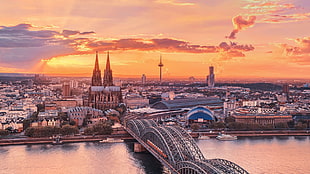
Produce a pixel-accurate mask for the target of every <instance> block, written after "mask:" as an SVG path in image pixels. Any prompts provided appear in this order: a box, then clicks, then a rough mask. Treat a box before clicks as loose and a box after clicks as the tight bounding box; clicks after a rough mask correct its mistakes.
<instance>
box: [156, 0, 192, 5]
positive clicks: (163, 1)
mask: <svg viewBox="0 0 310 174" xmlns="http://www.w3.org/2000/svg"><path fill="white" fill-rule="evenodd" d="M155 2H157V3H160V4H169V5H176V6H192V5H195V4H194V3H191V2H178V1H177V0H157V1H155Z"/></svg>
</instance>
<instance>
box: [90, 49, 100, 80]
mask: <svg viewBox="0 0 310 174" xmlns="http://www.w3.org/2000/svg"><path fill="white" fill-rule="evenodd" d="M91 85H92V86H102V81H101V71H100V69H99V61H98V51H96V61H95V67H94V70H93V76H92V79H91Z"/></svg>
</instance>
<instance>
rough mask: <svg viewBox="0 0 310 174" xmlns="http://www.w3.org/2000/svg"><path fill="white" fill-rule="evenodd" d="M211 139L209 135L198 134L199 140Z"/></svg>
mask: <svg viewBox="0 0 310 174" xmlns="http://www.w3.org/2000/svg"><path fill="white" fill-rule="evenodd" d="M209 139H210V137H209V136H207V135H199V136H198V140H209Z"/></svg>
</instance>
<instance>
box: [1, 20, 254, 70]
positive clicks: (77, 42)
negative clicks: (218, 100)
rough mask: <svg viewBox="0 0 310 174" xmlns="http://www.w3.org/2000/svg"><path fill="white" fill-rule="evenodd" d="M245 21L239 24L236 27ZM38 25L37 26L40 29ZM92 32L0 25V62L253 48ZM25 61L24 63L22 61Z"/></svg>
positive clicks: (238, 53) (232, 53)
mask: <svg viewBox="0 0 310 174" xmlns="http://www.w3.org/2000/svg"><path fill="white" fill-rule="evenodd" d="M246 25H247V24H245V23H243V24H239V28H242V27H246ZM40 29H41V30H40ZM94 33H95V32H93V31H89V32H80V31H78V30H63V31H61V32H59V31H54V30H46V29H42V28H38V27H33V26H32V25H31V24H19V25H16V26H12V27H6V26H2V27H1V28H0V62H1V63H6V64H11V65H14V66H22V67H26V66H32V65H33V64H35V63H36V62H38V61H40V60H42V59H51V58H53V57H58V56H67V55H80V54H92V53H94V52H95V51H107V50H121V51H124V50H125V51H126V50H137V51H161V52H170V53H177V52H182V53H198V54H202V53H218V54H221V55H225V56H224V57H225V58H226V59H230V58H233V57H244V56H245V55H244V53H243V52H248V51H252V50H254V47H253V46H252V45H240V44H237V43H235V42H230V43H226V42H222V43H220V44H219V45H199V44H191V43H190V42H188V41H184V40H180V39H174V38H148V39H145V38H123V39H102V38H96V37H93V36H92V37H88V35H90V34H94ZM26 62H27V63H26Z"/></svg>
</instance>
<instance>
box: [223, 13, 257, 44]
mask: <svg viewBox="0 0 310 174" xmlns="http://www.w3.org/2000/svg"><path fill="white" fill-rule="evenodd" d="M255 20H256V16H249V17H248V19H244V18H243V17H242V16H235V17H234V18H233V19H232V22H233V25H234V30H233V31H232V32H231V33H230V35H229V36H226V38H229V39H236V34H237V33H238V32H239V31H240V30H244V29H246V28H249V27H251V26H253V25H254V23H255Z"/></svg>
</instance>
